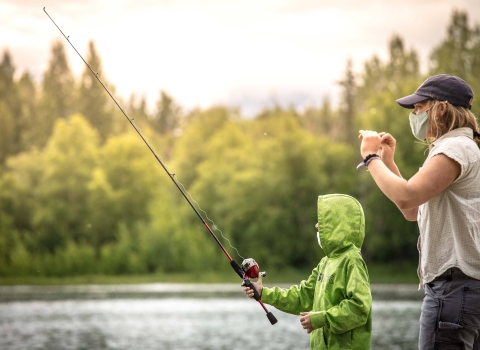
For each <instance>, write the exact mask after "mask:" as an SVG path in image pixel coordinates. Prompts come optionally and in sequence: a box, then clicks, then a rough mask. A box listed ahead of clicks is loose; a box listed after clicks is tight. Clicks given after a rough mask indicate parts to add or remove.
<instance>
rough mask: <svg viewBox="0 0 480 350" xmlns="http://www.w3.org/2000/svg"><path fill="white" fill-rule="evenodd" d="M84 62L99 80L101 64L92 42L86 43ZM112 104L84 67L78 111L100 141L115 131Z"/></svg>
mask: <svg viewBox="0 0 480 350" xmlns="http://www.w3.org/2000/svg"><path fill="white" fill-rule="evenodd" d="M85 60H86V62H87V63H88V64H89V65H90V67H91V68H92V70H93V71H94V72H95V73H98V74H99V75H98V76H99V78H100V77H101V72H102V62H101V59H100V56H99V55H98V53H97V50H96V48H95V44H94V42H93V41H90V42H89V43H88V52H87V55H86V59H85ZM100 79H101V80H102V82H104V84H105V85H106V86H107V85H108V84H107V83H106V82H105V80H104V79H102V78H100ZM107 87H108V86H107ZM109 90H110V88H109ZM113 103H114V102H113V101H111V99H110V97H109V96H108V94H107V92H106V91H105V89H104V88H103V87H102V85H101V84H100V83H99V82H98V81H97V78H95V76H94V75H93V73H92V72H91V71H90V69H89V68H88V67H86V66H85V69H84V70H83V73H82V76H81V78H80V89H79V97H78V110H79V111H80V113H81V114H82V115H83V116H85V118H86V119H87V120H88V122H89V123H90V124H91V125H92V126H93V127H94V128H95V129H97V131H98V132H99V135H100V137H101V138H102V140H105V139H106V138H107V136H108V135H111V134H113V133H114V132H115V131H116V129H115V126H114V124H115V123H116V122H119V121H115V120H114V110H113V108H112V107H113Z"/></svg>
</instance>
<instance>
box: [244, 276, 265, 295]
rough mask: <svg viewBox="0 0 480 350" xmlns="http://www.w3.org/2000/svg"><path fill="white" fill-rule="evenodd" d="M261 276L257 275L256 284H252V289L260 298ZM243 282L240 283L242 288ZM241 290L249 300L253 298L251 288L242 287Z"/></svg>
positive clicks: (261, 288)
mask: <svg viewBox="0 0 480 350" xmlns="http://www.w3.org/2000/svg"><path fill="white" fill-rule="evenodd" d="M262 278H263V277H262V274H261V273H260V274H258V279H257V282H252V285H253V287H254V288H255V289H256V290H257V292H258V295H259V296H260V297H261V296H262V290H263V283H262ZM243 284H244V282H242V286H243ZM243 290H244V291H245V294H247V296H248V297H249V298H251V299H253V298H254V292H253V290H252V289H251V288H249V287H243Z"/></svg>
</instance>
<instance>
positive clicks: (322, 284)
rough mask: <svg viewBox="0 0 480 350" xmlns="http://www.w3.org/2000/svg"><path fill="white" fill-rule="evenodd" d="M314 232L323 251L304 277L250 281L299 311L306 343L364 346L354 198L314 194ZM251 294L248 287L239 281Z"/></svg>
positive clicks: (368, 320) (358, 216)
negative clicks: (273, 282)
mask: <svg viewBox="0 0 480 350" xmlns="http://www.w3.org/2000/svg"><path fill="white" fill-rule="evenodd" d="M315 227H317V228H318V232H317V237H318V243H319V244H320V247H322V249H323V250H324V252H325V254H326V256H325V257H324V258H323V259H322V260H321V261H320V263H319V264H318V266H317V267H315V269H313V271H312V274H311V275H310V277H308V279H307V280H304V281H302V282H300V285H298V286H292V287H290V289H282V288H279V287H274V288H267V287H263V286H262V276H259V278H258V281H257V282H252V284H253V286H254V287H255V289H256V290H257V291H258V293H259V295H260V296H261V300H262V301H263V302H264V303H266V304H270V305H272V306H274V307H275V308H277V309H279V310H281V311H284V312H288V313H290V314H294V315H300V316H301V317H300V323H301V324H302V326H303V328H304V329H306V331H307V333H309V334H310V348H311V349H361V350H367V349H370V338H371V332H372V296H371V293H370V281H369V277H368V271H367V266H366V264H365V262H364V261H363V259H362V256H361V253H360V248H361V247H362V243H363V239H364V237H365V218H364V215H363V209H362V207H361V205H360V203H359V202H358V201H357V200H355V199H354V198H352V197H350V196H347V195H343V194H332V195H325V196H319V197H318V223H317V225H316V226H315ZM244 290H245V293H246V294H247V295H248V296H249V297H250V298H253V290H251V289H250V288H248V287H244Z"/></svg>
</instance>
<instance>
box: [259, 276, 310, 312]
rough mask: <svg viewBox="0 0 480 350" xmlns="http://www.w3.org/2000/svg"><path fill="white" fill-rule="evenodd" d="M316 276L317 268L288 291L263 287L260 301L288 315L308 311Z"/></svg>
mask: <svg viewBox="0 0 480 350" xmlns="http://www.w3.org/2000/svg"><path fill="white" fill-rule="evenodd" d="M317 276H318V267H317V268H315V269H314V270H313V271H312V274H311V275H310V277H308V279H307V280H304V281H302V282H300V284H299V285H298V286H291V287H290V288H289V289H284V288H279V287H274V288H267V287H264V288H263V289H262V298H261V299H262V301H263V302H264V303H266V304H269V305H272V306H274V307H275V308H277V309H279V310H281V311H283V312H286V313H289V314H294V315H299V314H300V312H302V311H310V310H312V306H313V298H314V295H315V283H316V282H317Z"/></svg>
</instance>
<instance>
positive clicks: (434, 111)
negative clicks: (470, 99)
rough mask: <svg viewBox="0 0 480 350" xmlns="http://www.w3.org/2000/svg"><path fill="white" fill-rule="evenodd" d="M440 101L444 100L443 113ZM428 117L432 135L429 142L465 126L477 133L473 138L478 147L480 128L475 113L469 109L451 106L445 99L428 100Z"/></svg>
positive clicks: (479, 145) (479, 143)
mask: <svg viewBox="0 0 480 350" xmlns="http://www.w3.org/2000/svg"><path fill="white" fill-rule="evenodd" d="M441 102H444V103H445V105H446V109H445V111H444V112H443V113H442V112H441V110H440V103H441ZM428 119H429V122H430V125H431V128H432V133H433V135H434V136H433V139H432V140H431V142H433V141H435V140H437V139H438V138H439V137H441V136H443V135H445V134H446V133H447V132H449V131H452V130H454V129H458V128H463V127H467V128H470V129H472V130H473V131H474V132H476V133H477V135H476V136H474V137H473V140H474V141H475V142H476V143H477V145H478V147H480V135H478V133H480V128H479V126H478V122H477V119H476V118H475V115H474V114H473V113H472V112H471V111H470V110H469V109H467V108H465V107H459V106H453V105H451V104H450V103H448V102H446V101H437V100H430V108H429V113H428Z"/></svg>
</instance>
